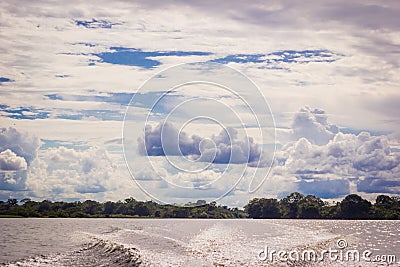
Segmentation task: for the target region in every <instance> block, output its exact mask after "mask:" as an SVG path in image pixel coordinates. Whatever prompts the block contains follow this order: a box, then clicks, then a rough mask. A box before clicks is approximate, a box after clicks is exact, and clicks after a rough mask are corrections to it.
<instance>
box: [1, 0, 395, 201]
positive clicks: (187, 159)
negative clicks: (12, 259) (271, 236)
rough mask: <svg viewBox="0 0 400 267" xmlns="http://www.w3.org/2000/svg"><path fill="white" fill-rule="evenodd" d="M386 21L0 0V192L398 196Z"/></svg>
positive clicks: (355, 7) (178, 6) (372, 8)
mask: <svg viewBox="0 0 400 267" xmlns="http://www.w3.org/2000/svg"><path fill="white" fill-rule="evenodd" d="M399 13H400V3H399V1H397V0H393V1H370V0H369V1H361V0H350V1H348V0H347V1H344V0H335V1H333V0H330V1H317V0H310V1H301V2H299V1H251V2H250V1H229V3H228V2H226V1H225V2H224V1H220V2H215V1H168V2H166V1H158V0H151V1H113V2H112V3H111V2H109V1H74V0H72V1H68V3H63V1H58V2H57V3H56V2H54V1H19V2H15V1H2V2H1V3H0V39H1V40H2V41H1V42H0V51H1V55H2V56H1V58H0V199H1V200H7V199H8V198H18V199H22V198H31V199H34V200H43V199H49V200H53V201H56V200H65V201H77V200H85V199H95V200H98V201H105V200H123V199H125V198H128V197H134V198H136V199H138V200H156V201H159V202H162V203H187V202H196V200H197V199H205V200H207V201H213V200H217V201H218V202H219V203H223V204H226V205H229V206H238V207H241V206H243V205H245V204H246V203H247V202H248V201H249V200H250V199H252V198H254V197H274V198H281V197H283V196H285V195H287V194H289V193H291V192H295V191H298V192H301V193H303V194H312V195H316V196H318V197H321V198H324V199H328V200H335V199H340V198H342V197H343V196H345V195H347V194H350V193H357V194H359V195H361V196H363V197H365V198H367V199H369V200H373V199H375V198H376V196H377V195H379V194H388V195H399V194H400V175H399V174H400V127H399V122H400V121H399V118H400V108H399V105H398V103H399V101H400V91H399V88H400V76H399V75H398V70H399V67H400V66H399V65H400V20H399V19H398V14H399ZM199 81H202V82H199ZM185 82H186V83H187V84H183V83H185Z"/></svg>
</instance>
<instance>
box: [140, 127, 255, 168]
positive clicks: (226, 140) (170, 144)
mask: <svg viewBox="0 0 400 267" xmlns="http://www.w3.org/2000/svg"><path fill="white" fill-rule="evenodd" d="M138 143H139V144H138V145H139V146H138V147H139V153H140V154H141V155H142V156H146V155H147V156H189V157H190V158H191V159H193V160H197V161H200V162H210V163H217V164H228V163H232V164H241V163H254V162H258V161H259V160H260V156H261V150H260V147H259V145H258V144H257V143H255V142H254V140H253V138H251V137H249V138H248V139H246V138H244V139H243V140H239V138H238V133H237V130H235V129H234V128H230V127H228V128H226V129H224V130H222V131H221V132H220V133H219V134H218V135H212V136H211V137H210V138H202V137H200V136H198V135H191V136H190V135H188V134H187V133H186V132H184V131H178V129H177V128H175V127H174V125H172V124H171V123H168V122H166V123H159V124H158V125H157V126H156V127H154V128H153V127H152V126H150V125H147V126H146V128H145V132H144V139H143V138H139V139H138Z"/></svg>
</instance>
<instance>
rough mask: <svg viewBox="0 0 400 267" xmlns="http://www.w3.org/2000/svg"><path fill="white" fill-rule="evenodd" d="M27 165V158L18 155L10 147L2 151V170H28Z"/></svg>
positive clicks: (0, 153) (0, 161) (0, 165)
mask: <svg viewBox="0 0 400 267" xmlns="http://www.w3.org/2000/svg"><path fill="white" fill-rule="evenodd" d="M26 167H27V163H26V160H25V158H23V157H19V156H17V154H15V153H14V152H13V151H11V150H10V149H6V150H4V151H3V152H0V171H20V170H26Z"/></svg>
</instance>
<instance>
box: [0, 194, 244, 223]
mask: <svg viewBox="0 0 400 267" xmlns="http://www.w3.org/2000/svg"><path fill="white" fill-rule="evenodd" d="M0 216H3V217H5V216H17V217H51V218H57V217H60V218H68V217H70V218H82V217H83V218H84V217H95V218H96V217H99V218H102V217H114V218H121V217H127V218H130V217H133V218H135V217H149V218H213V219H228V218H232V219H233V218H245V217H247V214H246V213H245V212H244V211H243V210H239V209H238V208H229V207H227V206H220V205H217V203H216V202H214V201H213V202H211V203H206V201H204V200H199V201H197V203H188V204H187V205H185V206H176V205H161V204H158V203H156V202H154V201H137V200H135V199H134V198H127V199H125V200H124V201H117V202H113V201H107V202H104V203H100V202H97V201H94V200H86V201H83V202H81V201H75V202H64V201H56V202H52V201H49V200H43V201H41V202H36V201H32V200H31V199H22V200H20V201H18V200H17V199H8V201H6V202H4V201H0Z"/></svg>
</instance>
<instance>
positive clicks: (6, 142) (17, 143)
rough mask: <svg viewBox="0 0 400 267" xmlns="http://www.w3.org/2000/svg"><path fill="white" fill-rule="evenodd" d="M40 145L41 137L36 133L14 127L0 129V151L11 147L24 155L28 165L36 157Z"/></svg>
mask: <svg viewBox="0 0 400 267" xmlns="http://www.w3.org/2000/svg"><path fill="white" fill-rule="evenodd" d="M40 145H41V142H40V139H39V138H38V137H36V136H34V135H31V134H29V133H26V132H21V131H18V130H17V129H15V128H13V127H10V128H1V129H0V151H5V150H7V149H9V150H11V151H13V153H15V154H16V155H17V156H19V157H23V158H24V159H25V160H26V163H27V164H28V165H29V164H30V163H31V162H32V160H34V159H35V158H36V156H37V152H38V150H39V148H40Z"/></svg>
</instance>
